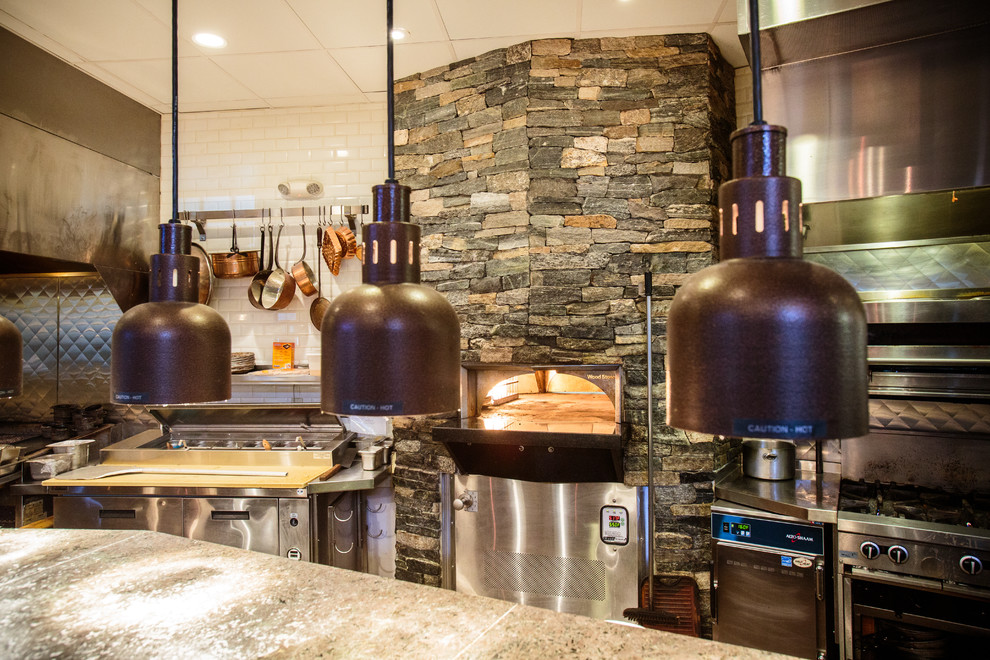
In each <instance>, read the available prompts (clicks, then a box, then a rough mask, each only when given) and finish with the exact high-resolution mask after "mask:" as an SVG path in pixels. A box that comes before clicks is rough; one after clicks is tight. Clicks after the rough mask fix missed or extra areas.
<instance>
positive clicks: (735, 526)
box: [712, 511, 825, 555]
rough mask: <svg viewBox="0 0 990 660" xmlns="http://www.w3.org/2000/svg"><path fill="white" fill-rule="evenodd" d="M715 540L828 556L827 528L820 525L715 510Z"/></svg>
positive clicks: (713, 533) (713, 516)
mask: <svg viewBox="0 0 990 660" xmlns="http://www.w3.org/2000/svg"><path fill="white" fill-rule="evenodd" d="M712 538H714V539H715V540H716V541H731V542H733V543H744V544H746V545H760V546H764V547H767V548H775V549H777V550H783V551H785V552H803V553H807V554H813V555H824V554H825V529H824V528H823V527H822V526H821V525H820V524H818V523H808V524H804V523H797V522H788V521H784V520H771V519H767V518H756V517H751V516H739V515H733V514H728V513H716V512H714V511H713V512H712Z"/></svg>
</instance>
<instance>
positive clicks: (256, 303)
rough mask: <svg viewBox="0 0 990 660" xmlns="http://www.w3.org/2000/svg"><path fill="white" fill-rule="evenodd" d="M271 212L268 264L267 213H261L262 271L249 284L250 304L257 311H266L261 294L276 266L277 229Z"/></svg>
mask: <svg viewBox="0 0 990 660" xmlns="http://www.w3.org/2000/svg"><path fill="white" fill-rule="evenodd" d="M270 213H271V212H269V221H268V264H267V265H266V264H265V263H264V261H265V217H264V216H265V212H264V211H262V212H261V262H262V264H261V265H262V270H259V271H258V273H257V274H256V275H255V276H254V277H253V278H251V283H250V284H248V302H250V303H251V306H252V307H254V308H255V309H265V306H264V305H262V304H261V292H262V291H264V290H265V282H267V281H268V276H269V275H271V274H272V265H273V264H274V259H273V257H274V256H275V243H274V237H273V236H272V234H273V233H274V231H275V228H274V227H273V226H272V223H271V215H270Z"/></svg>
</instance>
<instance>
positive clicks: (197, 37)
mask: <svg viewBox="0 0 990 660" xmlns="http://www.w3.org/2000/svg"><path fill="white" fill-rule="evenodd" d="M193 41H194V42H196V43H197V44H199V45H200V46H203V47H204V48H223V47H224V46H226V45H227V40H226V39H224V38H223V37H221V36H220V35H219V34H213V33H212V32H197V33H196V34H194V35H193Z"/></svg>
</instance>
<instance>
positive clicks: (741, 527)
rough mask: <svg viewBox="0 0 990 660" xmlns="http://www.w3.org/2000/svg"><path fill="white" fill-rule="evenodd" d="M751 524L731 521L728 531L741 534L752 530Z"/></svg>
mask: <svg viewBox="0 0 990 660" xmlns="http://www.w3.org/2000/svg"><path fill="white" fill-rule="evenodd" d="M752 529H753V526H752V525H750V524H749V523H731V524H730V525H729V532H730V533H732V534H741V533H743V532H749V531H752Z"/></svg>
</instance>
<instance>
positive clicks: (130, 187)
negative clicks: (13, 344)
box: [0, 30, 161, 310]
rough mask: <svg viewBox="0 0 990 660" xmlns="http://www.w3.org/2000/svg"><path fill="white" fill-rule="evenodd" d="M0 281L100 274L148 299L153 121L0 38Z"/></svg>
mask: <svg viewBox="0 0 990 660" xmlns="http://www.w3.org/2000/svg"><path fill="white" fill-rule="evenodd" d="M0 52H3V53H4V59H5V62H4V66H2V67H0V89H3V90H4V93H3V94H2V95H0V200H2V202H0V274H4V273H46V274H47V273H65V272H79V271H94V270H95V271H98V272H99V273H100V275H101V276H102V277H103V280H104V281H105V282H106V284H107V287H108V288H109V289H110V291H111V292H112V293H113V296H114V299H115V300H116V301H117V303H118V305H120V307H121V309H123V310H127V309H128V308H130V307H132V306H133V305H135V304H138V303H140V302H144V301H146V300H147V297H148V270H149V259H148V255H150V254H151V253H153V252H155V251H156V242H157V231H156V227H157V225H158V222H159V207H160V203H159V190H160V159H161V116H160V115H159V114H158V113H156V112H154V111H152V110H150V109H148V108H146V107H144V106H142V105H140V104H138V103H137V102H135V101H133V100H131V99H128V98H127V97H125V96H123V95H122V94H120V93H118V92H116V91H114V90H112V89H110V88H109V87H106V86H105V85H103V84H102V83H99V82H97V81H96V80H94V79H92V78H90V77H89V76H86V75H85V74H83V73H82V72H80V71H78V70H77V69H75V68H73V67H71V66H69V65H68V64H65V63H64V62H62V61H61V60H58V59H57V58H55V57H52V56H51V55H48V54H47V53H45V52H44V51H42V50H41V49H39V48H36V47H35V46H32V45H31V44H29V43H27V42H26V41H24V40H22V39H20V38H19V37H16V36H14V35H13V34H11V33H10V32H7V31H5V30H0Z"/></svg>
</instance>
